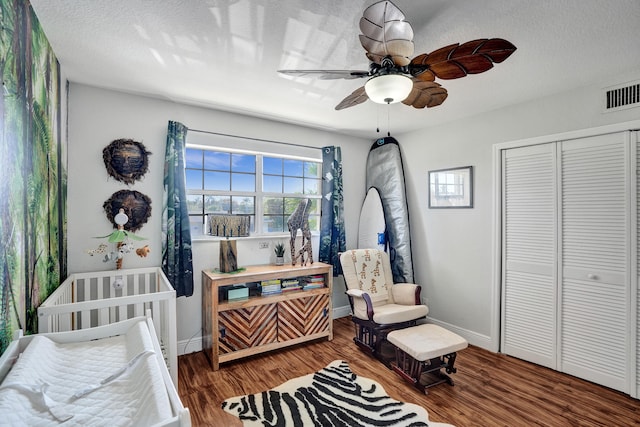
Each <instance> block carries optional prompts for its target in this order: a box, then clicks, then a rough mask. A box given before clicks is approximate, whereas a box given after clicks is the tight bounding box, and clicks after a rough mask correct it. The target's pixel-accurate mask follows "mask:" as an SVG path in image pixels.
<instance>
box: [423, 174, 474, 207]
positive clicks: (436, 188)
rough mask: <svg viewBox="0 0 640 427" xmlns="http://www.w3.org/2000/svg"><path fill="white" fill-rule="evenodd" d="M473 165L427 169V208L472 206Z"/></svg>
mask: <svg viewBox="0 0 640 427" xmlns="http://www.w3.org/2000/svg"><path fill="white" fill-rule="evenodd" d="M472 207H473V166H464V167H459V168H452V169H440V170H434V171H429V208H430V209H434V208H437V209H443V208H472Z"/></svg>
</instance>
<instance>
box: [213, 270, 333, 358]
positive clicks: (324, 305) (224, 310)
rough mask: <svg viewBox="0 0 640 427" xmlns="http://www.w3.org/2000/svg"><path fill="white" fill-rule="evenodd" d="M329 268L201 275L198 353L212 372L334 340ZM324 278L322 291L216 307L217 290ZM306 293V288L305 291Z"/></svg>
mask: <svg viewBox="0 0 640 427" xmlns="http://www.w3.org/2000/svg"><path fill="white" fill-rule="evenodd" d="M331 272H332V266H331V265H329V264H325V263H321V262H314V263H313V264H311V265H309V266H276V265H253V266H248V267H246V268H245V270H244V271H242V272H237V273H233V274H230V273H219V272H211V271H203V272H202V329H203V339H202V342H203V350H204V352H205V354H206V355H207V357H208V359H209V361H210V362H211V366H212V368H213V370H218V369H219V368H220V363H224V362H228V361H231V360H236V359H240V358H243V357H248V356H252V355H254V354H258V353H262V352H265V351H271V350H275V349H278V348H282V347H286V346H290V345H295V344H299V343H303V342H305V341H310V340H315V339H318V338H325V337H326V338H327V339H329V340H331V339H333V322H332V317H331V314H332V307H331V292H332V288H333V277H332V274H331ZM320 275H321V276H323V278H324V287H318V288H313V289H307V290H294V291H292V290H289V291H287V292H283V293H281V294H275V295H265V296H249V297H247V298H244V299H240V300H234V301H219V299H218V298H219V292H218V291H219V288H220V287H223V286H229V285H237V284H241V283H252V282H264V281H269V280H272V279H280V280H284V279H294V278H303V277H307V276H320ZM310 288H311V286H310Z"/></svg>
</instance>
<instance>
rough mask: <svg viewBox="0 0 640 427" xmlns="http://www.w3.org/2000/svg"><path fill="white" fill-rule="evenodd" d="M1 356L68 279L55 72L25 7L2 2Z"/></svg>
mask: <svg viewBox="0 0 640 427" xmlns="http://www.w3.org/2000/svg"><path fill="white" fill-rule="evenodd" d="M0 24H1V30H0V74H1V76H2V91H3V92H2V96H1V97H0V125H1V127H0V170H1V171H2V179H0V298H1V300H0V353H1V352H3V351H4V350H5V348H6V346H7V345H8V343H9V342H10V341H11V338H12V335H13V331H15V330H16V329H23V330H24V331H25V333H34V332H37V316H36V313H37V307H38V306H39V305H40V304H41V303H42V302H43V301H44V300H45V299H46V298H47V296H48V295H49V294H50V293H51V292H52V291H53V290H55V288H56V287H57V286H58V285H59V284H60V282H61V279H63V278H64V277H66V160H65V159H66V153H65V152H64V151H65V150H64V149H65V147H64V145H63V143H62V141H61V139H62V138H61V127H60V122H61V119H60V111H61V109H60V99H61V95H60V92H61V91H60V66H59V64H58V60H57V59H56V57H55V55H54V53H53V51H52V49H51V46H50V45H49V42H48V40H47V38H46V37H45V35H44V32H43V31H42V28H41V27H40V24H39V22H38V19H37V18H36V16H35V13H34V12H33V9H32V8H31V5H30V4H29V2H28V1H26V0H0Z"/></svg>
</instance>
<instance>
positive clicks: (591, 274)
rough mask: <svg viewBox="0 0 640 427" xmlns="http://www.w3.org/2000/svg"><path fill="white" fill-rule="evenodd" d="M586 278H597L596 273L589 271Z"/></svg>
mask: <svg viewBox="0 0 640 427" xmlns="http://www.w3.org/2000/svg"><path fill="white" fill-rule="evenodd" d="M587 279H589V280H598V275H596V274H593V273H589V274H587Z"/></svg>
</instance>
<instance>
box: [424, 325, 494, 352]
mask: <svg viewBox="0 0 640 427" xmlns="http://www.w3.org/2000/svg"><path fill="white" fill-rule="evenodd" d="M427 323H433V324H435V325H438V326H442V327H443V328H445V329H447V330H449V331H451V332H454V333H456V334H458V335H460V336H461V337H462V338H464V339H465V340H467V342H468V343H469V344H471V345H475V346H476V347H480V348H483V349H485V350H489V351H493V352H494V353H495V351H494V350H493V348H494V347H493V346H494V344H493V340H492V339H491V337H489V336H487V335H482V334H479V333H477V332H474V331H470V330H468V329H463V328H460V327H458V326H455V325H451V324H449V323H447V322H442V321H440V320H438V319H434V318H432V317H427Z"/></svg>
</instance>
